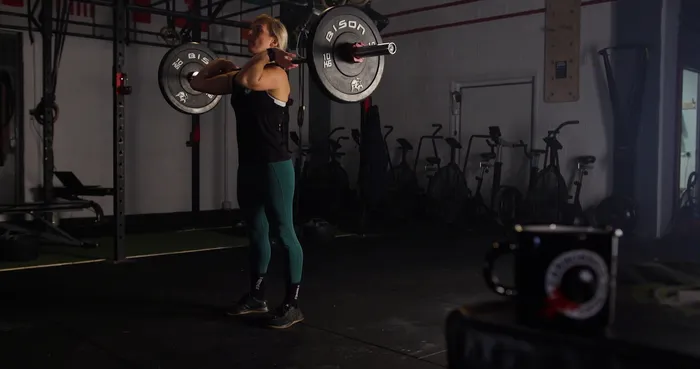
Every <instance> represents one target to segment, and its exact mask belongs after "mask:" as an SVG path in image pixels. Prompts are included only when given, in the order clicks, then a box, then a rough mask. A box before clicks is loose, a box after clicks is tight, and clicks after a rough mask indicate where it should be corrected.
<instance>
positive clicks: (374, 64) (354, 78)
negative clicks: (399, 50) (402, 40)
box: [306, 6, 396, 103]
mask: <svg viewBox="0 0 700 369" xmlns="http://www.w3.org/2000/svg"><path fill="white" fill-rule="evenodd" d="M381 43H382V37H381V35H380V34H379V30H378V29H377V27H376V25H375V24H374V22H373V21H372V19H371V18H370V17H369V16H368V15H367V14H366V13H365V12H363V11H362V10H361V9H359V8H356V7H354V6H339V7H334V8H329V9H327V10H326V11H324V12H323V13H321V15H320V16H319V18H318V20H317V21H316V24H315V25H314V26H312V27H311V33H310V34H309V39H308V43H307V45H306V57H307V59H308V60H307V62H308V64H309V69H310V70H311V76H312V77H313V78H314V80H315V82H316V83H318V84H319V85H321V86H322V87H323V88H322V90H323V91H325V92H326V95H327V96H328V97H329V98H330V99H332V100H334V101H337V102H341V103H355V102H358V101H362V100H364V99H365V98H366V97H368V96H369V95H371V94H372V92H374V90H375V89H376V88H377V86H379V82H380V81H381V79H382V74H383V73H384V57H383V56H365V57H362V58H357V57H356V56H354V54H353V50H354V49H355V48H353V45H364V46H373V45H379V44H381ZM387 45H388V44H387ZM391 45H393V46H392V47H393V49H391V50H389V51H388V52H386V53H385V55H388V54H393V53H395V52H396V50H395V46H396V45H394V44H391Z"/></svg>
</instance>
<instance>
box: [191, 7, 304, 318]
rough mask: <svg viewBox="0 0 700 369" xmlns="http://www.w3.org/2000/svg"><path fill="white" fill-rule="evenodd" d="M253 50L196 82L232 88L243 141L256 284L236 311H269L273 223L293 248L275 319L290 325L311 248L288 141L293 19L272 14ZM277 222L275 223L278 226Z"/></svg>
mask: <svg viewBox="0 0 700 369" xmlns="http://www.w3.org/2000/svg"><path fill="white" fill-rule="evenodd" d="M247 38H248V50H249V51H250V52H251V53H252V54H253V55H254V56H253V57H252V58H251V59H250V60H249V61H248V62H247V63H246V64H245V65H244V66H243V68H241V69H238V68H237V67H236V65H234V64H233V63H232V62H231V61H228V60H225V59H217V60H215V61H214V62H212V63H210V64H208V65H207V66H206V67H204V68H203V69H202V70H201V71H199V73H197V74H196V75H195V76H194V77H193V78H192V80H191V81H190V86H191V87H192V88H193V89H195V90H198V91H201V92H204V93H210V94H214V95H225V94H231V104H232V105H233V109H234V111H235V113H236V132H237V140H238V153H239V165H238V201H239V203H240V206H241V211H242V212H243V214H244V217H245V219H246V222H247V223H248V225H249V227H250V256H251V258H250V268H251V276H250V291H249V293H247V294H246V295H244V296H243V297H242V298H241V299H240V300H239V301H238V303H237V304H236V305H235V306H234V307H233V309H232V310H231V311H230V312H229V315H244V314H251V313H266V312H268V307H267V301H266V299H265V275H266V273H267V269H268V265H269V263H270V256H271V249H270V238H269V236H270V229H272V232H273V235H275V236H278V237H279V239H280V240H281V243H282V244H283V245H284V247H285V248H286V250H287V252H288V254H289V258H288V259H289V265H288V270H287V271H288V275H287V278H288V281H287V293H286V298H285V300H284V303H283V304H282V306H281V307H280V308H279V309H277V310H276V311H275V315H274V317H273V318H272V319H271V320H270V322H269V323H268V325H269V326H270V327H272V328H287V327H290V326H292V325H294V324H295V323H298V322H301V321H302V320H303V319H304V317H303V315H302V313H301V310H300V309H299V305H298V297H299V284H300V283H301V276H302V267H303V259H304V254H303V251H302V248H301V244H300V243H299V240H298V238H297V235H296V233H295V230H294V221H293V216H292V207H293V205H292V203H293V197H294V184H295V181H294V165H293V164H292V161H291V157H290V155H289V153H288V152H287V148H286V146H285V145H284V137H283V130H282V127H283V122H284V121H285V106H286V104H287V100H288V98H289V93H290V90H291V87H290V84H289V79H288V76H287V73H286V72H285V70H288V69H291V68H294V67H296V65H295V64H293V63H292V59H293V57H294V55H293V54H290V53H287V52H285V51H284V50H285V49H286V47H287V39H288V34H287V30H286V28H285V26H284V25H283V24H282V23H281V22H280V21H279V20H277V19H274V18H272V17H270V16H268V15H260V16H258V17H257V18H256V19H255V20H254V21H253V23H252V24H251V31H250V33H249V36H248V37H247ZM270 225H272V227H270Z"/></svg>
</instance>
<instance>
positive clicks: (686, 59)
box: [673, 27, 700, 214]
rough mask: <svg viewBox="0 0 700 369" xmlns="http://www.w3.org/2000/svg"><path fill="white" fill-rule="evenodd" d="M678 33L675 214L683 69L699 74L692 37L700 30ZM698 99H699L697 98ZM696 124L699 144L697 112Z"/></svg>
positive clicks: (699, 191) (698, 155) (699, 53)
mask: <svg viewBox="0 0 700 369" xmlns="http://www.w3.org/2000/svg"><path fill="white" fill-rule="evenodd" d="M679 32H680V35H679V42H678V64H677V66H676V68H677V70H676V74H677V81H678V86H677V88H676V105H675V106H676V119H675V120H676V122H675V124H676V142H675V155H674V161H673V166H674V173H675V174H674V183H675V185H674V186H673V194H674V195H673V199H674V203H673V214H676V213H677V212H678V211H679V210H680V205H681V204H680V196H681V192H680V187H681V181H680V175H681V168H680V167H681V158H680V155H678V154H679V153H680V149H681V141H682V137H681V133H682V125H683V71H684V70H690V71H694V72H696V73H698V75H699V76H700V48H698V47H697V46H696V45H695V44H694V43H693V42H692V39H693V38H696V39H697V38H700V30H698V29H692V28H689V27H680V30H679ZM698 95H699V97H700V78H698ZM698 100H700V99H698ZM696 124H697V128H698V129H697V134H696V140H697V141H696V142H697V144H700V114H698V116H697V118H696ZM698 161H700V145H698V146H696V150H695V168H694V170H695V172H698V171H699V170H700V163H699V162H698ZM695 195H696V196H698V195H700V188H698V185H696V186H695Z"/></svg>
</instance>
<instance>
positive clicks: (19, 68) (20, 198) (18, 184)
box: [0, 29, 26, 204]
mask: <svg viewBox="0 0 700 369" xmlns="http://www.w3.org/2000/svg"><path fill="white" fill-rule="evenodd" d="M0 38H5V39H8V40H11V41H10V42H16V45H18V49H19V50H18V52H17V58H16V60H14V61H13V62H14V65H7V66H3V67H7V68H11V69H12V70H13V71H14V72H15V74H13V75H12V77H14V81H13V82H14V87H15V95H16V96H15V115H14V118H13V121H14V122H11V123H10V124H14V126H13V129H12V132H13V138H14V140H15V142H14V150H13V152H12V154H13V157H14V165H15V168H14V171H15V178H14V182H15V185H14V187H15V188H14V189H15V194H14V195H15V196H14V198H15V204H21V203H23V202H24V122H25V118H26V117H25V109H24V56H23V55H24V53H23V52H24V39H23V34H22V33H21V32H16V31H8V30H4V29H0ZM13 39H14V40H13Z"/></svg>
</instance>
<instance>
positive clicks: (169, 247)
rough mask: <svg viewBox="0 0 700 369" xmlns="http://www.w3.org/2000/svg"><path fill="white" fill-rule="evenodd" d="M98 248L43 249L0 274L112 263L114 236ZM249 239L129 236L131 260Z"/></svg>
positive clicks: (199, 234)
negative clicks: (26, 260)
mask: <svg viewBox="0 0 700 369" xmlns="http://www.w3.org/2000/svg"><path fill="white" fill-rule="evenodd" d="M90 241H97V242H98V243H99V245H100V246H99V247H98V248H96V249H82V248H76V247H65V246H53V245H51V246H48V245H47V246H42V248H41V256H40V257H39V258H38V259H37V260H33V261H30V262H5V261H0V271H9V270H17V269H27V268H32V267H42V266H56V265H70V264H79V263H89V262H98V261H103V260H112V259H113V254H114V246H113V245H114V242H113V240H112V238H111V237H104V238H100V239H97V240H90ZM246 245H247V240H246V239H245V238H242V237H236V236H233V235H231V234H227V233H224V232H220V231H182V232H171V233H144V234H134V235H128V236H127V237H126V255H127V257H128V258H138V257H145V256H156V255H167V254H173V253H184V252H197V251H204V250H208V249H218V248H234V247H244V246H246Z"/></svg>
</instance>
